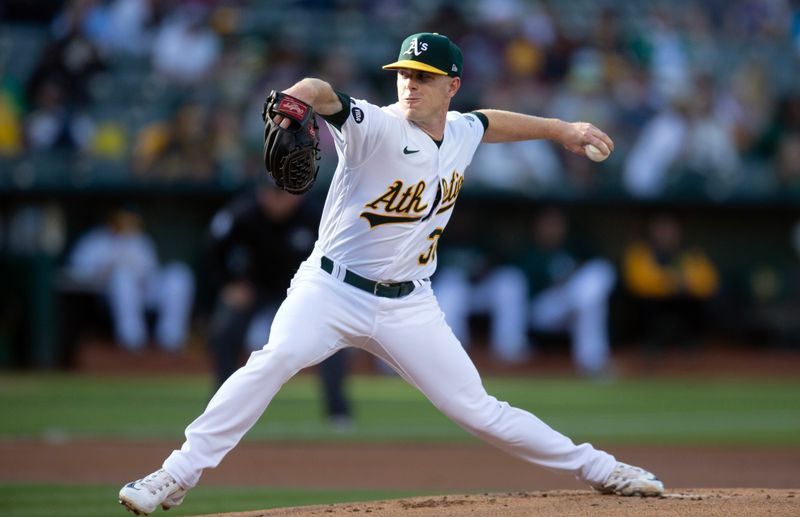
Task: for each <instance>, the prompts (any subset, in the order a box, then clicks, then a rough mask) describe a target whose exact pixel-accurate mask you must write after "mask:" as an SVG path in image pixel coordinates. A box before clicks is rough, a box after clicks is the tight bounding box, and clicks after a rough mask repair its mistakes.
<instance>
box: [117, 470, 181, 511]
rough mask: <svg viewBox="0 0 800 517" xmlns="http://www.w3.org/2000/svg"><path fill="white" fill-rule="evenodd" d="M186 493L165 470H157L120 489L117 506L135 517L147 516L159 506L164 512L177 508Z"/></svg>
mask: <svg viewBox="0 0 800 517" xmlns="http://www.w3.org/2000/svg"><path fill="white" fill-rule="evenodd" d="M186 492H187V490H186V489H185V488H183V487H182V486H180V485H179V484H178V482H177V481H175V480H174V479H172V476H170V475H169V474H168V473H167V471H166V470H164V469H158V470H156V471H155V472H153V473H152V474H150V475H149V476H146V477H144V478H142V479H139V480H137V481H134V482H132V483H128V484H127V485H125V486H124V487H122V490H120V491H119V504H121V505H123V506H124V507H125V508H126V509H127V510H130V511H132V512H133V513H135V514H136V515H149V514H151V513H153V512H154V511H155V510H156V508H158V506H159V505H161V508H163V509H165V510H169V509H170V508H172V507H173V506H178V505H179V504H181V503H182V502H183V498H184V497H186Z"/></svg>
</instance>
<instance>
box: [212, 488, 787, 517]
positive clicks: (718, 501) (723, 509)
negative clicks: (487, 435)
mask: <svg viewBox="0 0 800 517" xmlns="http://www.w3.org/2000/svg"><path fill="white" fill-rule="evenodd" d="M367 514H368V515H369V516H370V517H373V516H374V517H395V516H402V517H456V516H458V517H461V516H470V517H473V516H475V517H477V516H486V517H494V516H502V517H523V516H524V517H527V516H530V515H573V516H584V515H585V516H606V515H607V516H625V515H635V516H637V517H643V516H659V517H663V516H668V517H669V516H681V517H683V516H685V515H701V516H724V517H729V516H731V515H748V516H754V515H755V516H758V515H773V516H774V515H800V490H776V489H752V488H751V489H707V490H704V489H686V490H671V491H669V492H668V493H667V494H666V495H665V496H664V497H660V498H640V497H616V496H607V495H600V494H596V493H593V492H590V491H587V490H557V491H547V492H518V493H507V494H483V495H448V496H427V497H415V498H411V499H397V500H391V501H373V502H369V503H344V504H328V505H317V506H305V507H300V508H279V509H274V510H263V511H255V512H240V513H225V514H216V515H214V516H210V515H207V516H202V517H312V516H322V517H327V516H328V515H367Z"/></svg>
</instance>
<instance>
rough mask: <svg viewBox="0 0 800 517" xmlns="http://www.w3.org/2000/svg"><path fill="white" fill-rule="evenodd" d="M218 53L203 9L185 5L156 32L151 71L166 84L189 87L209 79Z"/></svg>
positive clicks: (217, 39)
mask: <svg viewBox="0 0 800 517" xmlns="http://www.w3.org/2000/svg"><path fill="white" fill-rule="evenodd" d="M220 51H221V43H220V41H219V37H218V36H217V34H216V33H215V32H214V31H213V30H211V28H210V27H209V26H208V13H207V11H206V8H203V7H201V6H199V5H191V4H187V5H185V6H183V7H179V8H176V9H175V11H173V13H172V15H171V16H169V17H168V18H167V19H166V20H164V22H163V23H162V25H161V27H160V28H159V30H158V33H157V34H156V37H155V40H154V42H153V67H154V68H155V70H156V72H158V73H160V74H161V75H162V76H163V77H165V78H166V79H168V80H169V81H172V82H173V83H175V84H177V85H184V86H188V85H192V84H196V83H197V82H199V81H201V80H203V79H206V78H208V77H209V75H210V73H211V71H212V69H213V68H214V65H215V63H216V62H217V59H218V58H219V55H220Z"/></svg>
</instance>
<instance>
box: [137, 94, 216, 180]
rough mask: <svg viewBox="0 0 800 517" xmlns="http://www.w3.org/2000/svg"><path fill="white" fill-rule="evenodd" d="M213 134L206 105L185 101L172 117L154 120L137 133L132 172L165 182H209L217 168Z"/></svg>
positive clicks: (145, 177)
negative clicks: (164, 119)
mask: <svg viewBox="0 0 800 517" xmlns="http://www.w3.org/2000/svg"><path fill="white" fill-rule="evenodd" d="M213 136H214V135H213V134H212V132H211V122H210V120H209V109H208V107H207V106H206V105H204V104H202V103H199V102H194V101H190V102H187V103H185V104H183V105H182V106H181V107H180V109H179V110H178V111H177V113H175V116H174V118H172V119H171V120H168V121H158V122H154V123H152V124H150V125H148V126H145V127H144V128H142V130H141V131H140V132H139V134H138V135H137V137H136V144H135V146H134V151H133V171H134V174H135V175H137V176H139V177H140V178H144V179H148V180H153V179H155V180H157V181H164V182H170V181H181V180H183V181H186V180H188V181H194V182H202V181H212V180H214V179H215V172H216V169H217V163H216V157H215V156H214V150H215V145H214V142H213V140H212V138H213ZM217 136H219V135H217Z"/></svg>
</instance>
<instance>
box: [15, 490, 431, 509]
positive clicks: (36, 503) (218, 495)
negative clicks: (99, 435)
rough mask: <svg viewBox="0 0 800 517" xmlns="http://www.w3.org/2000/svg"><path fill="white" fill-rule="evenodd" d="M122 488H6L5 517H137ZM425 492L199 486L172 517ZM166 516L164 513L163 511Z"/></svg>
mask: <svg viewBox="0 0 800 517" xmlns="http://www.w3.org/2000/svg"><path fill="white" fill-rule="evenodd" d="M118 490H119V487H116V486H99V485H76V486H66V485H29V484H13V485H0V515H2V516H3V517H56V516H58V517H106V516H114V515H116V516H123V515H133V514H130V513H126V512H125V511H123V509H122V507H121V506H119V505H118V504H116V499H115V498H116V494H117V491H118ZM413 495H423V494H421V493H419V492H403V491H367V490H349V491H348V490H313V489H302V490H300V489H298V490H282V489H272V488H257V487H237V488H225V487H205V486H199V487H197V488H195V489H193V490H192V491H191V493H190V494H189V495H188V496H187V501H188V500H189V499H191V504H189V505H185V506H179V507H177V508H174V509H171V510H170V511H169V513H168V514H163V515H165V516H169V517H177V516H180V515H201V514H208V513H223V512H239V511H246V510H266V509H269V508H281V507H289V506H305V505H313V504H326V503H343V502H355V501H375V500H381V499H396V498H401V497H408V496H413ZM157 513H158V514H161V513H162V512H161V510H158V512H157Z"/></svg>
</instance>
